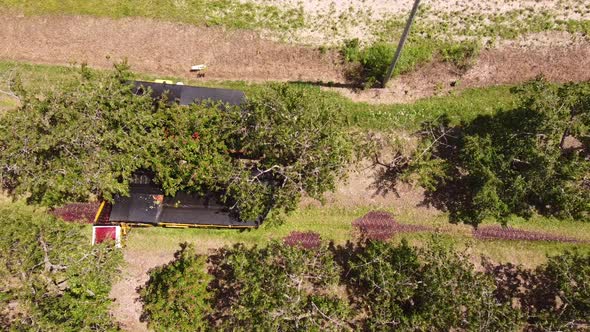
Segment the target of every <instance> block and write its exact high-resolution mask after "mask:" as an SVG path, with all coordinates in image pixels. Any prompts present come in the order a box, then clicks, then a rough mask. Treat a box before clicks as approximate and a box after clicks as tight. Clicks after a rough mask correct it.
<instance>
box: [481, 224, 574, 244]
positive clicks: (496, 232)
mask: <svg viewBox="0 0 590 332" xmlns="http://www.w3.org/2000/svg"><path fill="white" fill-rule="evenodd" d="M473 236H474V237H475V238H477V239H481V240H496V239H500V240H523V241H559V242H573V243H577V242H583V241H580V240H578V239H575V238H571V237H567V236H562V235H555V234H548V233H541V232H533V231H525V230H522V229H515V228H511V227H501V226H486V227H479V228H477V229H475V230H473Z"/></svg>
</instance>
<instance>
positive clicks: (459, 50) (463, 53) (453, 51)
mask: <svg viewBox="0 0 590 332" xmlns="http://www.w3.org/2000/svg"><path fill="white" fill-rule="evenodd" d="M480 47H481V42H480V41H478V40H472V41H466V42H462V43H457V44H454V43H451V44H448V45H447V46H445V47H444V48H443V49H442V50H441V51H440V53H441V55H442V58H443V60H444V61H446V62H450V63H452V64H453V65H455V67H457V68H458V69H459V70H462V71H466V70H468V69H470V68H471V67H472V66H473V64H474V62H475V59H476V57H477V55H479V49H480Z"/></svg>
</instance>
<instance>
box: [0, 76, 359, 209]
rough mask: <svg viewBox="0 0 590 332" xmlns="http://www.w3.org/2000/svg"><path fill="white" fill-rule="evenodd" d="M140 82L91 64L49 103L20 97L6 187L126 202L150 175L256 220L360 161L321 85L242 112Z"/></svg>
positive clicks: (261, 94) (5, 121)
mask: <svg viewBox="0 0 590 332" xmlns="http://www.w3.org/2000/svg"><path fill="white" fill-rule="evenodd" d="M129 77H130V73H129V72H128V71H127V68H126V67H125V66H124V65H119V66H117V68H116V70H115V71H113V72H109V73H105V74H103V73H96V72H91V71H89V70H87V69H85V68H82V70H81V71H80V74H79V77H78V80H77V82H67V83H64V85H63V86H62V87H61V88H60V89H57V91H54V92H48V93H46V95H44V96H43V97H38V95H37V94H33V93H28V91H21V92H20V93H21V94H22V106H21V107H20V108H19V109H18V110H14V111H9V112H7V113H6V114H5V115H4V116H2V117H1V118H0V129H1V132H0V152H1V154H0V181H1V184H2V187H3V188H5V189H7V190H9V192H10V193H11V194H13V195H15V196H26V197H28V199H29V201H30V202H35V203H41V204H44V205H47V206H55V205H61V204H63V203H65V202H68V201H86V200H91V199H94V198H95V197H97V196H98V197H102V198H105V199H111V198H112V197H113V196H114V195H126V194H127V193H128V184H129V180H130V179H131V175H132V174H133V173H134V172H135V171H137V170H149V171H152V172H153V173H154V175H155V181H156V182H157V183H158V184H160V185H161V186H162V188H163V189H164V191H165V192H166V193H167V194H169V195H173V194H174V193H176V192H178V191H188V192H193V193H205V192H212V193H215V194H217V195H218V196H219V198H220V199H221V200H222V201H223V202H225V203H226V204H227V205H228V206H231V207H232V212H233V213H235V214H236V215H238V216H239V217H240V218H241V219H242V220H256V219H258V218H264V217H266V216H267V215H268V214H269V213H270V211H271V210H272V209H273V208H275V207H276V208H277V209H276V210H277V212H280V211H290V210H292V209H293V207H295V206H296V205H297V201H298V199H299V197H300V195H301V194H302V193H307V194H309V195H310V196H312V197H319V196H320V195H321V194H322V193H323V192H325V191H326V190H331V189H333V188H334V184H335V182H336V180H337V179H338V178H339V177H340V175H341V174H342V172H343V169H344V167H345V166H346V164H347V163H348V162H349V160H350V155H351V144H350V143H349V140H348V138H347V137H346V135H345V133H344V132H343V130H342V126H343V123H342V119H341V117H340V115H339V113H340V107H339V104H333V103H331V102H330V101H329V100H326V99H325V98H324V97H323V95H322V94H321V93H320V92H319V89H312V88H307V87H303V86H295V85H285V84H275V85H269V86H266V87H264V88H261V89H259V90H258V91H257V92H256V93H255V94H252V95H251V96H250V97H249V98H248V101H247V102H246V103H245V105H243V107H230V106H228V105H226V106H225V107H220V105H211V104H208V103H202V104H194V105H190V106H179V105H177V104H175V103H168V102H167V101H166V100H161V101H159V102H158V103H154V102H153V100H152V99H151V98H150V97H149V94H145V95H142V96H137V95H134V94H133V93H132V91H131V86H130V85H129V84H128V83H127V82H128V80H129ZM25 90H26V89H25ZM31 160H34V161H35V162H31ZM275 215H278V213H277V214H275Z"/></svg>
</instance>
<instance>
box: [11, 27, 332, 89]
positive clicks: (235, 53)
mask: <svg viewBox="0 0 590 332" xmlns="http://www.w3.org/2000/svg"><path fill="white" fill-rule="evenodd" d="M0 20H2V22H3V23H2V29H0V40H2V43H1V44H0V58H2V59H9V60H19V61H30V62H36V63H47V64H70V63H73V62H75V63H81V62H86V63H87V64H88V65H90V66H92V67H99V68H110V67H111V66H112V64H113V62H116V61H120V60H122V59H127V60H128V61H129V64H130V65H131V66H132V68H133V69H134V70H135V71H140V72H146V73H153V74H159V75H174V76H181V77H188V78H190V77H192V78H194V77H195V76H196V75H195V74H191V73H190V72H189V69H190V67H191V66H192V65H198V64H205V65H207V67H208V69H207V71H206V77H207V79H216V80H219V79H224V80H249V81H257V80H301V81H309V80H317V79H320V80H323V81H341V80H342V74H341V70H340V69H339V65H338V63H337V62H338V59H337V54H336V53H335V52H327V53H324V54H322V53H321V52H320V51H319V50H317V49H314V48H309V47H304V46H294V45H287V44H281V43H278V42H273V41H268V40H264V39H262V38H260V37H259V36H258V35H257V34H256V33H255V32H249V31H236V30H233V31H228V30H224V29H221V28H207V27H195V26H190V25H184V24H175V23H166V22H158V21H153V20H148V19H121V20H111V19H106V18H92V17H72V16H48V17H24V16H22V17H16V16H14V15H0Z"/></svg>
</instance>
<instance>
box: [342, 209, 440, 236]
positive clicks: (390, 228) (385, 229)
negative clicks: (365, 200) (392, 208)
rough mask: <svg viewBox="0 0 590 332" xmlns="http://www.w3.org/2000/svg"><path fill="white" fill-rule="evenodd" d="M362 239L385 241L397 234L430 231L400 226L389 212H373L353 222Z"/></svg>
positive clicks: (423, 227) (410, 226)
mask: <svg viewBox="0 0 590 332" xmlns="http://www.w3.org/2000/svg"><path fill="white" fill-rule="evenodd" d="M352 226H353V227H355V228H357V229H358V230H359V232H360V235H361V237H362V238H365V239H367V240H379V241H385V240H388V239H390V238H391V237H393V235H395V234H396V233H413V232H422V231H427V230H430V229H429V228H428V227H425V226H420V225H406V224H400V223H398V222H397V221H395V220H394V219H393V216H392V215H391V214H390V213H389V212H383V211H371V212H369V213H367V214H365V215H364V216H362V217H361V218H359V219H357V220H355V221H353V222H352Z"/></svg>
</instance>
